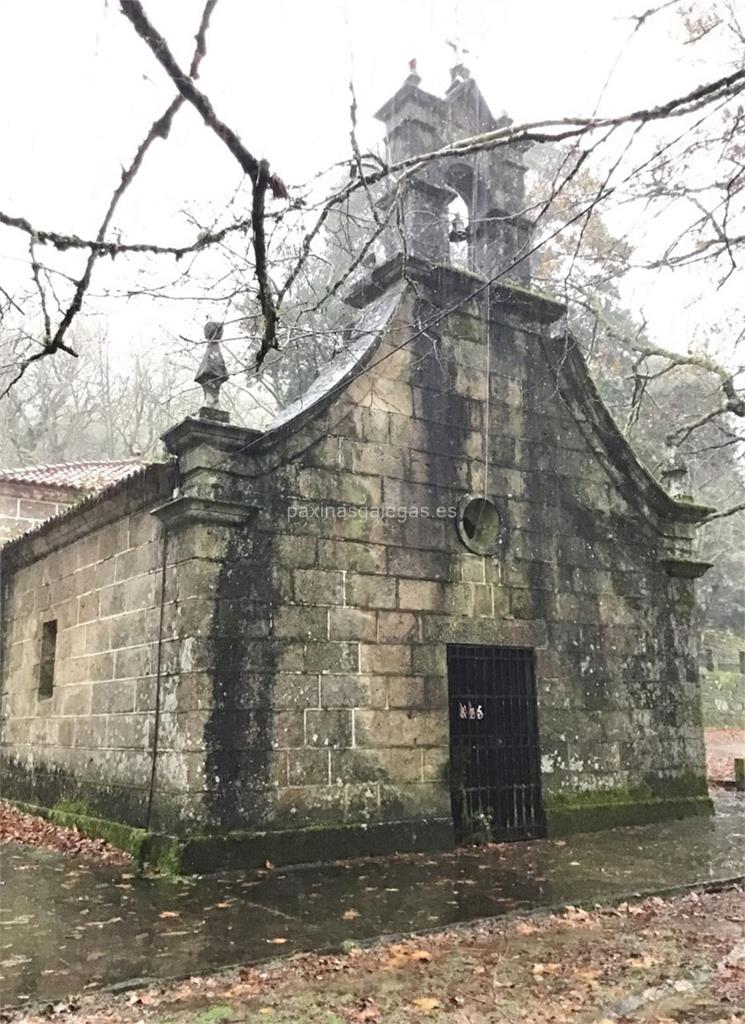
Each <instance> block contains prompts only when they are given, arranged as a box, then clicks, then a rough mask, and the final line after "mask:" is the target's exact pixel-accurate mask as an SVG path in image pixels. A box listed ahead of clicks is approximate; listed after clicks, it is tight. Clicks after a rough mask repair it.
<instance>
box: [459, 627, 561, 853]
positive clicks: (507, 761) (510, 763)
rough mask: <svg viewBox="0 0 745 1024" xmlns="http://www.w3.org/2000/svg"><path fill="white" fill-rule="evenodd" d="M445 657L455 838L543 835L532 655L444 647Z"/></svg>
mask: <svg viewBox="0 0 745 1024" xmlns="http://www.w3.org/2000/svg"><path fill="white" fill-rule="evenodd" d="M447 654H448V687H449V696H450V765H451V800H452V807H453V820H454V822H455V829H456V834H457V835H458V836H459V838H460V840H461V841H468V840H473V839H478V838H481V839H487V838H490V837H492V838H494V839H497V840H500V841H501V840H512V839H532V838H535V837H537V836H541V835H544V833H545V828H544V817H543V807H542V804H541V775H540V754H539V747H538V714H537V707H536V692H535V673H534V668H533V651H532V650H531V649H530V648H527V647H479V646H476V645H472V644H451V645H448V649H447Z"/></svg>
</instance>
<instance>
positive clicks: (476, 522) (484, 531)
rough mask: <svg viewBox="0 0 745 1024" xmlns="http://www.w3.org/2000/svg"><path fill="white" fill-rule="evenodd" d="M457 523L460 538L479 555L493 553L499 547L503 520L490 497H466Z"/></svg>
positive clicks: (461, 504) (459, 510)
mask: <svg viewBox="0 0 745 1024" xmlns="http://www.w3.org/2000/svg"><path fill="white" fill-rule="evenodd" d="M456 525H457V527H458V533H459V534H460V539H461V540H462V541H463V543H464V544H465V545H466V547H467V548H469V550H471V551H474V552H476V554H477V555H490V554H493V552H495V551H496V550H497V548H498V547H499V544H500V539H501V532H502V520H501V519H500V517H499V512H497V508H496V505H495V504H494V502H493V501H489V499H488V498H472V497H468V498H464V499H463V501H461V503H460V505H459V507H458V515H457V517H456Z"/></svg>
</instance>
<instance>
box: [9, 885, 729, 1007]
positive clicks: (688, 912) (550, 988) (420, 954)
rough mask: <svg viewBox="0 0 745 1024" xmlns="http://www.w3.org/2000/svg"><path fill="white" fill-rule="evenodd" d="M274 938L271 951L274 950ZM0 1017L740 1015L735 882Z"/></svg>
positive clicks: (458, 929)
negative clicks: (713, 889)
mask: <svg viewBox="0 0 745 1024" xmlns="http://www.w3.org/2000/svg"><path fill="white" fill-rule="evenodd" d="M278 951H279V950H278ZM3 1018H4V1020H5V1021H7V1022H13V1024H21V1022H27V1024H31V1022H34V1024H36V1022H39V1024H41V1022H42V1021H49V1020H50V1019H53V1020H56V1021H58V1022H59V1024H105V1022H108V1024H139V1022H153V1024H156V1022H158V1024H160V1022H162V1024H227V1022H232V1021H236V1022H237V1021H241V1022H243V1021H245V1022H254V1021H255V1022H259V1021H262V1022H264V1021H265V1022H274V1024H354V1022H381V1024H384V1022H385V1024H410V1022H418V1021H432V1022H448V1024H486V1022H489V1024H517V1022H520V1024H528V1022H530V1024H538V1022H541V1024H543V1022H566V1021H571V1022H577V1024H589V1022H593V1024H609V1022H611V1021H618V1022H629V1021H633V1022H637V1021H638V1022H641V1021H644V1022H649V1024H652V1022H653V1024H672V1022H678V1024H683V1022H686V1024H687V1022H696V1024H715V1022H719V1024H745V893H744V892H743V891H742V890H739V889H736V890H729V891H726V892H721V893H717V894H703V895H698V894H689V895H686V896H681V897H677V898H674V899H670V900H662V899H660V898H659V897H654V898H651V899H647V900H644V901H641V902H639V903H638V904H628V903H624V904H621V905H619V906H617V907H613V908H599V909H595V910H592V911H591V912H587V911H585V910H582V909H579V908H575V907H567V908H565V909H564V910H563V911H562V912H561V913H558V914H553V915H548V916H546V915H543V916H540V915H535V916H526V917H523V918H520V919H515V918H513V919H510V920H502V921H498V922H482V923H480V924H478V925H471V926H467V927H456V928H451V929H446V930H443V931H440V932H436V933H431V934H427V935H422V936H417V937H406V938H402V939H399V940H398V941H396V942H395V943H390V942H380V943H377V944H375V945H374V946H371V947H369V948H364V949H363V948H360V947H356V946H350V947H349V948H348V949H347V951H346V952H345V953H344V954H342V955H334V956H329V955H325V956H324V955H318V954H313V955H301V956H295V957H292V958H290V959H287V960H274V961H272V962H270V963H268V964H265V965H261V966H254V967H245V968H241V969H239V970H233V971H231V972H228V973H223V974H217V975H211V976H208V977H204V978H191V979H189V980H187V981H183V982H178V983H173V984H169V985H163V986H158V987H152V988H144V989H142V990H131V991H127V992H122V993H120V994H116V995H111V994H101V993H98V994H89V995H86V996H84V997H83V998H82V999H78V1000H75V1001H74V1002H72V1003H68V1002H62V1003H57V1004H50V1005H48V1006H46V1007H41V1008H38V1007H37V1008H36V1009H35V1011H34V1012H33V1013H32V1012H29V1011H23V1012H22V1011H17V1012H9V1013H6V1014H4V1015H3Z"/></svg>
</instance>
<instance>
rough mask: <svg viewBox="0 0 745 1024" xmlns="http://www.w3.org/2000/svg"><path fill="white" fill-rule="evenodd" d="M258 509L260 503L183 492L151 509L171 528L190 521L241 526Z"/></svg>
mask: <svg viewBox="0 0 745 1024" xmlns="http://www.w3.org/2000/svg"><path fill="white" fill-rule="evenodd" d="M257 509H258V505H248V504H244V503H243V502H237V501H223V500H221V499H213V498H200V497H197V496H195V495H188V494H183V495H180V496H179V497H176V498H172V499H171V500H170V501H166V502H164V503H163V504H162V505H157V506H156V507H155V508H153V509H151V510H150V511H151V514H152V515H154V516H156V518H158V519H160V521H161V522H162V523H163V525H164V526H166V527H167V528H168V529H169V530H171V529H178V528H179V527H181V526H184V525H187V524H190V523H210V524H212V525H215V526H241V525H242V524H243V523H245V522H246V520H247V519H249V518H250V516H251V515H252V514H253V513H254V512H255V511H256V510H257Z"/></svg>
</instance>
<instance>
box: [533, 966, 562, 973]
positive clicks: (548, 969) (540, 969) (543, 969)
mask: <svg viewBox="0 0 745 1024" xmlns="http://www.w3.org/2000/svg"><path fill="white" fill-rule="evenodd" d="M560 970H561V964H533V974H558V972H559V971H560Z"/></svg>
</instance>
